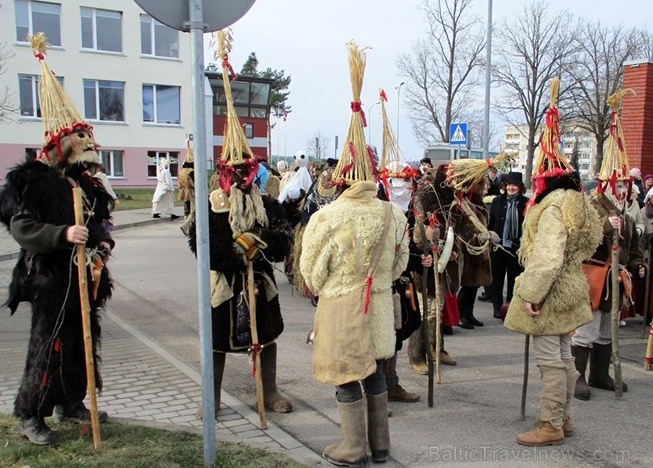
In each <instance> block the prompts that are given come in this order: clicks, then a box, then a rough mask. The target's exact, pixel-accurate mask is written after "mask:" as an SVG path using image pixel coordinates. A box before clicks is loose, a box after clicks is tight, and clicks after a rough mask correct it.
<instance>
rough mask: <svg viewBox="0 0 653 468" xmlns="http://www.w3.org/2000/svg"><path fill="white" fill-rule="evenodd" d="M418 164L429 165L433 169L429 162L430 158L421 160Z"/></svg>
mask: <svg viewBox="0 0 653 468" xmlns="http://www.w3.org/2000/svg"><path fill="white" fill-rule="evenodd" d="M419 163H420V164H429V165H430V166H431V167H433V163H432V162H431V158H422V159H420V161H419Z"/></svg>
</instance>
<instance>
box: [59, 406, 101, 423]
mask: <svg viewBox="0 0 653 468" xmlns="http://www.w3.org/2000/svg"><path fill="white" fill-rule="evenodd" d="M97 415H98V419H99V420H100V422H101V423H103V422H106V421H107V420H108V419H109V414H108V413H107V412H106V411H102V410H98V412H97ZM52 416H53V418H54V421H55V422H56V423H62V422H74V423H79V424H85V423H90V422H91V412H90V410H89V409H88V408H86V405H84V402H80V403H79V404H78V405H77V406H73V407H70V408H64V407H63V406H61V405H56V406H55V407H54V414H53V415H52Z"/></svg>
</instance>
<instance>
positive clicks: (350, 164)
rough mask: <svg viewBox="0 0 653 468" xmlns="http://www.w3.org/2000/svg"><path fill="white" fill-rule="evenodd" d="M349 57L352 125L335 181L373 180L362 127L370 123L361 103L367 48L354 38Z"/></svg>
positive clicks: (369, 152) (341, 154)
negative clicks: (358, 43) (360, 45)
mask: <svg viewBox="0 0 653 468" xmlns="http://www.w3.org/2000/svg"><path fill="white" fill-rule="evenodd" d="M346 46H347V51H348V58H349V74H350V79H351V89H352V97H353V99H352V102H351V110H352V113H351V118H350V120H349V129H348V130H347V135H346V136H345V140H344V142H343V145H342V152H341V153H340V160H339V161H338V164H337V165H336V167H335V170H334V171H333V181H334V183H336V184H349V185H351V184H353V183H354V182H358V181H365V180H367V181H373V180H374V179H375V172H376V168H375V167H374V164H373V162H372V159H373V158H372V154H371V150H369V148H368V147H367V144H366V143H365V132H364V131H363V127H366V126H367V123H366V121H365V114H364V112H363V109H362V107H361V100H360V97H361V90H362V87H363V78H364V76H365V63H366V56H365V54H366V53H365V51H366V50H367V49H368V48H367V47H366V48H362V49H361V48H359V47H358V45H357V44H356V43H355V42H354V41H349V42H347V44H346Z"/></svg>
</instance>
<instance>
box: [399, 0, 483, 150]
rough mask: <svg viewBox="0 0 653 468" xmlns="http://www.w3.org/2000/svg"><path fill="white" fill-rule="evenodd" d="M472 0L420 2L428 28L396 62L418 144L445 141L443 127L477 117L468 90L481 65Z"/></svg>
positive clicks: (477, 21)
mask: <svg viewBox="0 0 653 468" xmlns="http://www.w3.org/2000/svg"><path fill="white" fill-rule="evenodd" d="M473 1H474V0H424V2H423V4H422V5H421V9H422V10H423V11H424V14H425V15H426V18H427V21H428V24H429V29H428V31H427V34H426V38H424V39H421V40H419V41H417V42H416V43H415V44H414V45H413V46H412V48H411V51H410V53H407V54H403V55H401V56H400V57H399V59H398V60H397V66H398V67H399V70H400V73H401V74H402V76H404V77H405V78H407V80H406V91H405V98H404V99H405V102H406V103H407V104H408V106H409V107H410V108H411V121H412V128H413V132H414V134H415V136H416V137H417V138H418V139H419V140H420V141H421V142H423V143H425V144H427V143H430V142H433V141H441V142H448V141H449V125H450V124H451V123H452V122H454V121H456V120H459V121H472V120H474V116H475V115H476V120H479V119H478V116H480V109H478V107H476V110H475V105H476V102H477V101H476V99H475V98H476V96H475V93H474V87H475V86H477V85H478V83H479V80H480V75H479V73H478V72H479V71H480V68H482V67H483V66H484V58H483V51H484V49H485V32H484V27H483V23H482V21H481V20H480V19H479V17H478V16H476V15H473V14H472V13H471V9H470V5H471V4H472V3H473Z"/></svg>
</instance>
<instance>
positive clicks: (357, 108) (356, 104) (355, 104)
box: [350, 101, 367, 127]
mask: <svg viewBox="0 0 653 468" xmlns="http://www.w3.org/2000/svg"><path fill="white" fill-rule="evenodd" d="M350 107H351V111H352V112H360V113H361V120H362V121H363V127H367V120H365V111H364V110H363V108H362V107H361V102H360V101H352V102H351V106H350Z"/></svg>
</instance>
